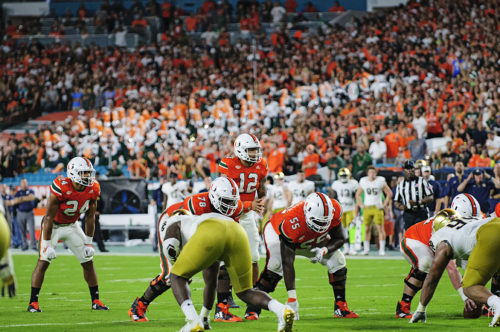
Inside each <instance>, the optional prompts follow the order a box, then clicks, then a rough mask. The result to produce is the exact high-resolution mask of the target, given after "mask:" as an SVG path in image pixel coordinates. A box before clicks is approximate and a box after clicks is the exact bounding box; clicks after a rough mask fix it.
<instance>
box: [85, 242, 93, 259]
mask: <svg viewBox="0 0 500 332" xmlns="http://www.w3.org/2000/svg"><path fill="white" fill-rule="evenodd" d="M94 252H95V250H94V248H92V246H91V245H90V244H86V245H85V246H83V258H92V257H93V256H94Z"/></svg>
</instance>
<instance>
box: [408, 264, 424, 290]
mask: <svg viewBox="0 0 500 332" xmlns="http://www.w3.org/2000/svg"><path fill="white" fill-rule="evenodd" d="M425 277H427V273H425V272H423V271H420V270H417V269H415V268H412V269H411V270H410V273H408V276H407V277H406V278H405V284H406V285H407V286H408V287H410V288H411V289H413V290H414V291H415V292H418V291H419V290H420V289H422V286H420V287H418V286H415V285H414V284H412V283H411V282H410V278H415V279H417V280H419V281H421V282H422V283H423V282H424V280H425Z"/></svg>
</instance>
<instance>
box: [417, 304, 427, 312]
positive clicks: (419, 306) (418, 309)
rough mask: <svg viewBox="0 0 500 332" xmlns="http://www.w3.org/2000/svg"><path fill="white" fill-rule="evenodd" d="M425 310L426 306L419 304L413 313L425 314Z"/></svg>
mask: <svg viewBox="0 0 500 332" xmlns="http://www.w3.org/2000/svg"><path fill="white" fill-rule="evenodd" d="M426 310H427V306H426V305H422V303H419V304H418V307H417V310H415V312H425V311H426Z"/></svg>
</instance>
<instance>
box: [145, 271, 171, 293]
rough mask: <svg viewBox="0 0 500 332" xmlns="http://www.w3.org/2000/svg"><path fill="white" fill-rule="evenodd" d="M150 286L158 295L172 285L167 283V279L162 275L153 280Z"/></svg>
mask: <svg viewBox="0 0 500 332" xmlns="http://www.w3.org/2000/svg"><path fill="white" fill-rule="evenodd" d="M149 287H150V288H151V290H152V291H153V292H154V293H155V295H156V296H158V295H160V294H162V293H164V292H165V291H167V290H168V289H169V288H170V286H169V285H167V282H166V281H165V279H163V278H162V277H161V276H157V277H156V278H154V279H153V280H151V283H150V284H149Z"/></svg>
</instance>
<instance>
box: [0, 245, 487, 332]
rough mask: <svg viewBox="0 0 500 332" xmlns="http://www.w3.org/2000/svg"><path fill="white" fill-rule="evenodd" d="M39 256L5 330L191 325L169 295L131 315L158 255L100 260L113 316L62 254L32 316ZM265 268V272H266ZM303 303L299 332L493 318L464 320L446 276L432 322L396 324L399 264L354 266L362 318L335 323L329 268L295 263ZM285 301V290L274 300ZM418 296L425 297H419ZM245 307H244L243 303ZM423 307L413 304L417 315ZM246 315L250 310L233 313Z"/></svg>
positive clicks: (351, 294) (472, 327)
mask: <svg viewBox="0 0 500 332" xmlns="http://www.w3.org/2000/svg"><path fill="white" fill-rule="evenodd" d="M36 259H37V256H35V255H14V261H15V268H16V273H17V281H18V294H17V297H16V298H14V299H9V298H0V308H1V311H0V330H4V329H6V328H10V329H16V330H21V331H32V330H34V329H36V330H39V331H81V330H92V331H96V330H99V331H125V330H127V331H128V330H143V329H145V328H147V329H148V330H158V331H177V330H179V329H180V328H181V327H182V326H183V325H184V315H183V314H182V311H181V310H180V308H179V306H178V305H177V304H176V302H175V299H174V297H173V295H172V294H171V292H170V291H168V292H167V293H165V294H163V295H162V296H160V297H159V298H157V299H156V301H155V302H154V303H152V304H151V305H150V306H149V312H148V314H147V317H148V318H149V322H145V323H133V322H132V321H130V319H129V317H128V315H127V311H128V308H129V307H130V305H131V304H132V302H133V300H134V299H135V297H137V296H141V295H142V293H143V291H144V290H145V289H146V287H147V285H148V283H149V281H150V280H151V279H152V278H153V277H154V276H156V274H157V273H158V272H159V259H158V258H157V257H155V256H113V255H106V256H104V255H98V256H96V257H95V265H96V268H97V274H98V277H99V287H100V288H99V291H100V295H101V300H102V301H103V302H104V303H105V304H106V305H108V306H109V307H110V309H111V310H110V311H108V312H104V311H100V312H97V311H92V310H91V305H90V295H89V290H88V288H87V285H86V283H85V281H84V280H83V274H82V270H81V267H80V265H79V264H78V262H77V261H76V259H75V258H74V257H73V256H68V255H59V256H58V257H57V259H56V260H55V261H54V262H53V263H52V266H51V267H50V268H49V270H48V272H47V274H46V276H45V283H44V285H43V288H42V291H41V293H40V307H41V309H42V310H43V312H42V313H28V312H26V308H27V305H28V301H29V295H30V279H31V272H32V270H33V267H34V266H35V263H36ZM263 264H264V263H263V261H261V266H263ZM295 267H296V274H297V296H298V299H299V303H300V317H301V319H300V321H297V322H296V325H295V331H304V332H312V331H346V330H356V331H364V330H372V331H395V330H408V329H411V330H426V331H436V330H440V331H452V330H468V331H478V330H480V329H487V328H488V327H487V326H488V323H489V321H490V319H488V318H486V317H481V318H479V319H476V320H465V319H463V318H462V310H463V302H462V300H461V299H460V297H459V295H458V294H457V293H456V292H455V291H454V289H453V287H452V286H451V283H450V281H449V278H448V277H447V276H446V275H445V276H444V277H443V279H442V281H441V283H440V285H439V288H438V289H437V291H436V294H435V296H434V299H433V300H432V302H431V303H430V305H429V307H428V310H427V323H426V324H418V325H410V324H408V321H407V320H399V319H395V318H394V312H395V308H396V302H397V301H398V300H399V299H400V298H401V295H402V289H403V278H404V277H405V276H406V274H407V273H408V271H409V265H408V264H407V263H406V262H405V261H403V260H399V259H348V262H347V267H348V280H347V300H348V303H349V307H350V308H351V309H353V310H354V311H356V312H357V313H358V314H359V316H360V318H359V319H334V318H332V316H333V292H332V288H331V286H330V285H329V284H328V278H327V272H326V268H325V267H324V266H321V265H317V264H311V263H309V261H307V260H305V259H298V260H297V261H296V265H295ZM191 289H192V291H193V301H194V303H195V305H196V306H197V309H198V310H199V309H200V308H201V294H202V289H203V282H202V280H201V279H200V278H199V276H196V277H195V278H194V280H193V283H192V284H191ZM272 295H273V296H274V297H275V298H276V299H278V300H280V301H286V299H287V297H286V291H285V288H284V284H283V283H280V284H279V286H278V289H277V290H276V291H275V292H274V294H272ZM417 297H418V296H417ZM237 301H238V303H239V304H240V305H242V303H241V301H239V300H237ZM417 305H418V298H417V299H414V301H413V305H412V309H413V310H414V309H415V308H416V307H417ZM233 312H234V313H235V314H238V315H241V316H243V314H244V309H243V308H241V309H234V311H233ZM276 326H277V325H276V320H275V316H274V314H272V313H270V312H267V311H264V312H263V314H262V315H261V319H260V320H259V321H250V322H242V323H213V322H212V329H213V330H214V331H221V332H222V331H275V330H276Z"/></svg>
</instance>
